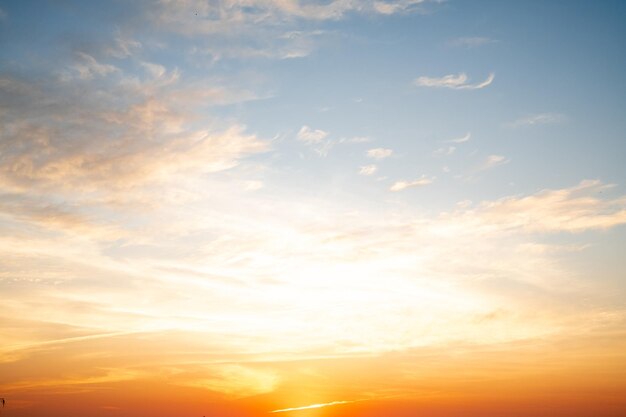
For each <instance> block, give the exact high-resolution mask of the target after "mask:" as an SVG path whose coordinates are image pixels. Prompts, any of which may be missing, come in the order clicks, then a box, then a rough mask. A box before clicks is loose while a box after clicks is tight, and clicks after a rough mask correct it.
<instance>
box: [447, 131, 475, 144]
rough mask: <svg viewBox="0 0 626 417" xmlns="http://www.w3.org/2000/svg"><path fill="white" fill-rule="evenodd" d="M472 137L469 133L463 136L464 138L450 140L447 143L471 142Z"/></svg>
mask: <svg viewBox="0 0 626 417" xmlns="http://www.w3.org/2000/svg"><path fill="white" fill-rule="evenodd" d="M471 137H472V134H471V133H469V132H467V134H466V135H465V136H462V137H460V138H456V139H450V140H447V141H446V142H448V143H465V142H469V140H470V138H471Z"/></svg>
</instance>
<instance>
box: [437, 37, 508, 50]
mask: <svg viewBox="0 0 626 417" xmlns="http://www.w3.org/2000/svg"><path fill="white" fill-rule="evenodd" d="M495 42H497V41H496V40H495V39H491V38H487V37H484V36H468V37H460V38H456V39H453V40H451V41H450V42H448V45H450V46H459V47H462V48H476V47H478V46H483V45H487V44H490V43H495Z"/></svg>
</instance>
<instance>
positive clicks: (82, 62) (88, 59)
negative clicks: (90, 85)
mask: <svg viewBox="0 0 626 417" xmlns="http://www.w3.org/2000/svg"><path fill="white" fill-rule="evenodd" d="M76 55H77V57H78V62H76V63H75V64H73V65H72V66H71V67H70V69H71V70H73V72H75V73H76V74H77V76H78V78H79V79H81V80H91V79H92V78H94V77H96V76H97V77H104V76H106V75H108V74H111V73H113V72H117V71H119V68H117V67H116V66H114V65H111V64H102V63H100V62H98V61H97V60H96V59H95V58H94V57H93V56H91V55H89V54H86V53H84V52H77V53H76Z"/></svg>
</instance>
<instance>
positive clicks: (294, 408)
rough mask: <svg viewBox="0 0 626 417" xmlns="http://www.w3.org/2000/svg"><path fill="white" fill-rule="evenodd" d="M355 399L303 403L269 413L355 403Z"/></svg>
mask: <svg viewBox="0 0 626 417" xmlns="http://www.w3.org/2000/svg"><path fill="white" fill-rule="evenodd" d="M357 401H358V400H355V401H331V402H329V403H319V404H311V405H303V406H301V407H292V408H283V409H281V410H273V411H270V413H286V412H289V411H299V410H310V409H313V408H323V407H330V406H333V405H341V404H351V403H355V402H357ZM360 401H363V400H360Z"/></svg>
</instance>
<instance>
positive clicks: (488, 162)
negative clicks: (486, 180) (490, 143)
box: [478, 155, 509, 171]
mask: <svg viewBox="0 0 626 417" xmlns="http://www.w3.org/2000/svg"><path fill="white" fill-rule="evenodd" d="M508 162H509V159H507V158H505V157H504V156H502V155H489V156H487V158H485V160H484V162H483V163H482V164H481V165H480V166H479V167H478V170H479V171H485V170H488V169H491V168H495V167H497V166H500V165H504V164H506V163H508Z"/></svg>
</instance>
